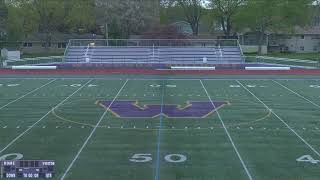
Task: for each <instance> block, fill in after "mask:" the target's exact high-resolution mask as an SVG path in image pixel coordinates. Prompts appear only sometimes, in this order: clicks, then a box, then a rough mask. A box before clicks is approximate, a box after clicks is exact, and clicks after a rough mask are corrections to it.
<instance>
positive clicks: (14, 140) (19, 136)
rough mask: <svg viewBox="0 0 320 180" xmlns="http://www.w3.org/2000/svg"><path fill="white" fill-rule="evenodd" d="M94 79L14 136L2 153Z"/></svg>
mask: <svg viewBox="0 0 320 180" xmlns="http://www.w3.org/2000/svg"><path fill="white" fill-rule="evenodd" d="M91 81H92V80H89V81H88V82H86V83H85V84H84V85H83V86H81V87H80V88H78V89H77V90H76V91H74V92H73V93H72V94H71V95H69V96H68V97H67V98H65V99H64V100H62V101H61V102H60V103H59V104H57V105H56V106H55V107H54V108H52V109H50V111H48V112H47V113H46V114H45V115H43V116H42V117H41V118H40V119H39V120H38V121H37V122H35V123H33V124H32V125H31V126H30V127H29V128H28V129H26V130H25V131H23V132H22V133H21V134H19V135H18V136H17V137H16V138H14V139H13V140H12V141H11V142H10V143H9V144H8V145H6V146H5V147H4V148H3V149H2V150H1V151H0V154H1V153H3V152H4V151H5V150H6V149H8V148H9V147H10V146H11V145H12V144H13V143H15V142H16V141H17V140H18V139H20V138H21V137H22V136H23V135H24V134H26V133H27V132H28V131H30V130H31V129H32V128H33V127H34V126H35V125H37V124H38V123H39V122H40V121H42V120H43V119H44V118H45V117H47V116H48V115H49V114H50V113H51V112H52V110H54V109H56V108H58V107H59V106H61V105H62V104H63V103H64V102H66V101H67V100H68V99H70V98H71V97H72V96H73V95H75V94H76V93H77V92H79V91H80V90H81V89H83V88H84V87H85V86H86V85H87V84H89V83H90V82H91Z"/></svg>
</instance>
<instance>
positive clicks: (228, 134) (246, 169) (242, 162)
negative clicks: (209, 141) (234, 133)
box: [200, 80, 252, 180]
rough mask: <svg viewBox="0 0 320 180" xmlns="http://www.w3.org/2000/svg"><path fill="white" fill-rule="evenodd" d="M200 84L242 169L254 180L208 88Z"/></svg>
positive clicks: (250, 179)
mask: <svg viewBox="0 0 320 180" xmlns="http://www.w3.org/2000/svg"><path fill="white" fill-rule="evenodd" d="M200 83H201V85H202V87H203V89H204V91H205V92H206V94H207V96H208V98H209V100H210V102H211V104H212V106H213V107H214V108H215V109H216V113H217V115H218V118H219V120H220V122H221V124H222V126H223V129H224V131H225V132H226V134H227V136H228V138H229V140H230V142H231V144H232V146H233V149H234V151H235V152H236V154H237V156H238V158H239V160H240V162H241V164H242V167H243V168H244V170H245V171H246V174H247V176H248V178H249V180H252V176H251V174H250V172H249V170H248V168H247V166H246V164H245V162H244V161H243V159H242V157H241V155H240V153H239V151H238V149H237V147H236V145H235V143H234V142H233V140H232V137H231V135H230V133H229V131H228V129H227V127H226V126H225V124H224V122H223V120H222V118H221V116H220V113H219V111H218V109H217V108H216V106H215V105H214V103H213V101H212V99H211V97H210V95H209V93H208V91H207V89H206V87H205V86H204V84H203V82H202V80H200Z"/></svg>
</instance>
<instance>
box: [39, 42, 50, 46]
mask: <svg viewBox="0 0 320 180" xmlns="http://www.w3.org/2000/svg"><path fill="white" fill-rule="evenodd" d="M41 46H42V47H46V43H45V42H44V43H42V44H41ZM47 47H51V43H48V44H47Z"/></svg>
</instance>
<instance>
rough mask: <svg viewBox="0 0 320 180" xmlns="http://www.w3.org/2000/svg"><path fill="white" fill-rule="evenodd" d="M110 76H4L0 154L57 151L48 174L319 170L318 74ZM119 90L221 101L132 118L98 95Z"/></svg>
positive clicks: (258, 174)
mask: <svg viewBox="0 0 320 180" xmlns="http://www.w3.org/2000/svg"><path fill="white" fill-rule="evenodd" d="M112 77H113V78H119V79H108V78H106V79H102V78H101V79H96V78H93V77H92V78H91V77H85V78H83V79H82V78H81V77H80V78H70V79H68V78H67V77H66V76H62V78H57V79H52V78H50V77H48V78H49V79H46V78H43V79H37V78H36V77H35V79H22V78H18V77H17V78H11V79H6V78H3V77H0V78H2V79H1V82H0V84H1V85H0V99H1V100H0V112H1V113H0V129H1V131H0V139H1V141H0V157H3V156H5V155H7V154H11V153H20V154H22V155H23V159H51V160H55V161H56V167H55V172H56V174H55V178H53V179H60V178H61V177H63V176H64V175H65V178H66V179H75V180H86V179H93V180H95V179H97V180H98V179H113V180H125V179H131V180H150V179H158V180H162V179H163V180H180V179H181V180H182V179H183V180H186V179H187V180H189V179H190V180H191V179H193V180H194V179H197V180H198V179H201V180H212V179H224V180H229V179H230V180H233V179H238V180H242V179H248V177H249V176H251V177H252V178H253V179H262V180H270V179H318V177H319V163H320V161H319V159H320V154H319V153H318V150H319V148H320V146H319V144H320V140H319V138H318V136H319V134H320V130H319V128H320V122H319V115H320V114H319V112H320V106H319V104H320V99H319V97H318V96H319V88H320V84H319V80H316V79H315V80H311V79H310V80H303V78H304V76H297V77H294V78H299V77H300V78H302V79H300V80H299V79H294V78H293V79H290V78H286V77H283V78H284V79H282V80H275V81H274V80H267V79H263V78H264V76H258V77H255V78H261V79H263V80H260V79H241V78H239V77H237V76H228V78H229V79H228V80H227V79H224V80H222V79H216V80H214V79H211V80H210V79H207V80H202V81H200V80H199V79H169V77H163V76H151V77H150V79H147V78H148V77H147V76H143V77H144V78H146V79H143V78H141V79H129V80H128V81H127V80H126V77H123V76H112ZM316 77H317V76H316ZM316 77H314V78H316ZM120 78H121V79H120ZM173 78H174V77H173ZM199 78H200V77H199ZM307 78H308V77H307ZM238 79H241V80H239V81H238ZM287 79H288V80H287ZM125 100H131V101H137V102H138V105H139V106H140V107H144V105H151V104H157V105H162V106H163V105H180V107H187V105H188V103H187V102H188V101H189V102H198V101H200V102H217V101H221V102H227V105H225V106H223V107H220V108H219V109H218V113H217V112H213V113H211V114H208V115H207V116H206V117H203V118H169V117H166V116H163V115H160V116H157V117H154V118H137V119H133V118H119V117H117V116H116V115H115V114H114V113H111V112H110V111H107V113H105V108H103V107H102V106H100V105H99V104H97V102H98V101H125ZM191 107H192V106H191ZM99 122H100V123H99ZM96 125H98V126H96ZM95 127H96V128H95ZM90 134H91V136H90ZM17 137H18V138H17ZM73 160H74V161H73ZM73 162H74V163H73Z"/></svg>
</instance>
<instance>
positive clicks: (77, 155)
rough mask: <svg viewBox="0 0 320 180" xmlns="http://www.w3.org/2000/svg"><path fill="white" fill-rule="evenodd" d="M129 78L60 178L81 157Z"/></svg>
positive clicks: (63, 176) (61, 179) (62, 179)
mask: <svg viewBox="0 0 320 180" xmlns="http://www.w3.org/2000/svg"><path fill="white" fill-rule="evenodd" d="M128 81H129V80H128V79H127V80H126V82H125V83H124V84H123V85H122V87H121V88H120V89H119V91H118V93H117V94H116V96H115V97H114V98H113V100H112V102H111V103H110V104H109V106H108V108H107V109H106V110H105V111H104V113H103V114H102V116H101V117H100V119H99V121H98V122H97V124H96V125H95V127H94V128H93V130H92V131H91V133H90V134H89V136H88V137H87V139H86V140H85V142H84V143H83V144H82V146H81V148H80V149H79V151H78V152H77V154H76V156H75V157H74V158H73V160H72V161H71V163H70V164H69V166H68V168H67V169H66V171H65V172H64V173H63V175H62V177H61V178H60V180H64V178H65V177H66V175H67V174H68V172H69V171H70V169H71V168H72V166H73V164H74V163H75V162H76V160H77V159H78V158H79V156H80V154H81V152H82V151H83V149H84V148H85V147H86V145H87V144H88V142H89V140H90V139H91V137H92V135H93V134H94V133H95V131H96V130H97V128H98V127H99V125H100V123H101V121H102V120H103V118H104V117H105V116H106V114H107V113H108V110H109V108H110V107H111V106H112V104H113V103H114V101H115V100H116V99H117V98H118V96H119V94H120V93H121V91H122V90H123V88H124V87H125V86H126V84H127V83H128Z"/></svg>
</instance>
